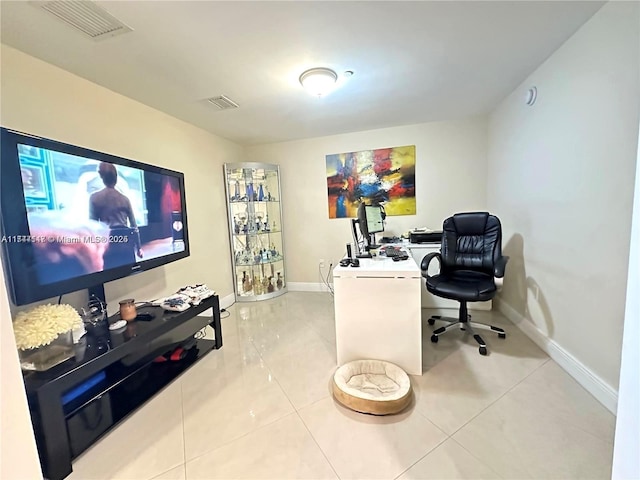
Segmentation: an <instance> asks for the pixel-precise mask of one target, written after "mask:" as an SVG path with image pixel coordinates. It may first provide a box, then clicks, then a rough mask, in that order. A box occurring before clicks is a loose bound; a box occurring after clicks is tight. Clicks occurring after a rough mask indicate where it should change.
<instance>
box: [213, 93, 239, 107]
mask: <svg viewBox="0 0 640 480" xmlns="http://www.w3.org/2000/svg"><path fill="white" fill-rule="evenodd" d="M207 102H209V103H210V104H212V105H215V106H216V107H218V108H219V109H220V110H228V109H230V108H238V107H239V105H238V104H237V103H236V102H234V101H233V100H231V99H230V98H229V97H225V96H224V95H220V96H219V97H212V98H209V99H207Z"/></svg>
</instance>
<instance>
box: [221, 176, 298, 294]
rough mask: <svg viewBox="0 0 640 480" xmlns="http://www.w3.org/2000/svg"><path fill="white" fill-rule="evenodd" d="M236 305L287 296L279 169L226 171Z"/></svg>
mask: <svg viewBox="0 0 640 480" xmlns="http://www.w3.org/2000/svg"><path fill="white" fill-rule="evenodd" d="M224 177H225V187H226V193H227V213H228V217H229V219H228V223H229V235H230V240H231V241H230V244H231V255H232V266H233V268H232V270H233V280H234V282H233V283H234V286H235V293H236V301H238V302H252V301H257V300H266V299H268V298H273V297H277V296H278V295H282V294H283V293H285V292H286V291H287V283H286V279H285V268H284V256H283V252H284V245H283V239H282V209H281V204H280V169H279V167H278V166H277V165H269V164H265V163H226V164H225V165H224Z"/></svg>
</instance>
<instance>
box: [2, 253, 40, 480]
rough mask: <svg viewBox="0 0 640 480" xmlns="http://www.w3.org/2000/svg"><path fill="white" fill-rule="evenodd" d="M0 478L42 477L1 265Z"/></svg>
mask: <svg viewBox="0 0 640 480" xmlns="http://www.w3.org/2000/svg"><path fill="white" fill-rule="evenodd" d="M0 360H1V361H0V375H2V377H1V378H2V380H1V382H2V383H0V431H1V432H2V433H1V434H0V478H5V479H7V480H12V479H16V480H18V479H33V480H35V479H37V478H42V472H41V471H40V460H38V451H37V449H36V442H35V439H34V437H33V427H32V426H31V417H30V415H29V408H28V407H27V396H26V393H25V391H24V384H23V383H22V374H21V372H20V361H19V360H18V351H17V349H16V342H15V341H14V339H13V329H12V328H11V315H10V313H9V300H8V298H7V291H6V289H5V282H4V272H3V269H2V264H1V263H0Z"/></svg>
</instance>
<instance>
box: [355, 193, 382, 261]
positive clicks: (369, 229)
mask: <svg viewBox="0 0 640 480" xmlns="http://www.w3.org/2000/svg"><path fill="white" fill-rule="evenodd" d="M384 218H385V213H384V208H383V207H382V205H365V204H364V203H361V204H360V206H359V207H358V219H357V220H354V237H356V236H357V235H356V232H355V224H356V223H357V224H358V228H359V230H360V233H361V234H362V237H363V238H364V243H365V249H366V250H367V251H368V250H370V249H371V248H377V245H375V234H376V233H380V232H384ZM356 244H357V245H358V250H359V251H360V252H361V253H362V250H363V249H362V248H361V247H360V242H356Z"/></svg>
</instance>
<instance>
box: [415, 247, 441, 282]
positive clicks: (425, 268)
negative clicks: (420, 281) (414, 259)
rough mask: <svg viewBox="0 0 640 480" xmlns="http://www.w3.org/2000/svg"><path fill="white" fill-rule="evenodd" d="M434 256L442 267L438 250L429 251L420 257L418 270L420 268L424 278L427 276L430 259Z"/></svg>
mask: <svg viewBox="0 0 640 480" xmlns="http://www.w3.org/2000/svg"><path fill="white" fill-rule="evenodd" d="M434 258H437V259H438V263H439V264H440V267H441V268H442V256H441V255H440V252H431V253H427V254H426V255H425V256H424V258H423V259H422V262H420V270H422V276H423V277H424V278H427V277H428V276H429V273H428V272H429V264H430V263H431V260H433V259H434Z"/></svg>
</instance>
